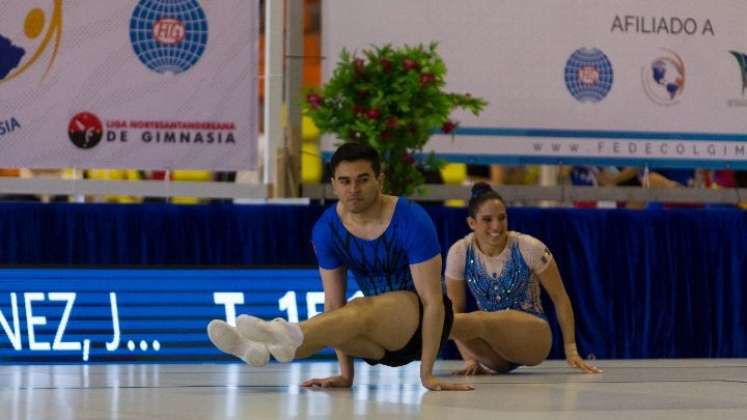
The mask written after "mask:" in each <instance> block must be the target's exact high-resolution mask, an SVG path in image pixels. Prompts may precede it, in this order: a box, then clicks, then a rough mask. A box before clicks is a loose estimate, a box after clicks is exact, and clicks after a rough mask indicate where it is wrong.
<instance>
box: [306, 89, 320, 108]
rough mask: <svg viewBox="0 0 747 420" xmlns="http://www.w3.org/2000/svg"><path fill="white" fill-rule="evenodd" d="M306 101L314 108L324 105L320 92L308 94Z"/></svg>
mask: <svg viewBox="0 0 747 420" xmlns="http://www.w3.org/2000/svg"><path fill="white" fill-rule="evenodd" d="M306 102H308V103H309V105H310V106H311V108H312V109H317V108H319V107H320V106H322V95H319V94H318V93H310V94H308V95H306Z"/></svg>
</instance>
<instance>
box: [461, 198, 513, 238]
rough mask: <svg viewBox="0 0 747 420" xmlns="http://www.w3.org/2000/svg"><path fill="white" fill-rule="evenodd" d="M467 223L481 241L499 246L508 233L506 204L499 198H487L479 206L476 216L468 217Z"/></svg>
mask: <svg viewBox="0 0 747 420" xmlns="http://www.w3.org/2000/svg"><path fill="white" fill-rule="evenodd" d="M467 224H469V227H470V229H472V231H473V232H474V233H475V236H476V237H477V240H478V241H479V242H480V243H484V244H487V245H491V246H499V245H500V244H502V243H504V242H503V241H504V240H505V239H506V237H507V235H508V217H507V216H506V206H505V205H504V204H503V203H502V202H501V201H500V200H498V199H491V200H487V201H485V202H484V203H482V204H481V205H480V207H478V209H477V212H476V214H475V217H474V218H473V217H468V218H467Z"/></svg>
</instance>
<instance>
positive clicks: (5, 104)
mask: <svg viewBox="0 0 747 420" xmlns="http://www.w3.org/2000/svg"><path fill="white" fill-rule="evenodd" d="M0 10H1V11H2V13H1V14H0V167H30V168H58V167H78V168H92V167H107V168H142V169H177V168H184V169H189V168H195V169H216V170H218V169H221V170H238V169H254V168H256V165H257V122H258V114H257V108H258V99H257V57H258V49H257V45H258V35H259V28H258V14H259V5H258V1H257V0H220V1H215V0H118V1H101V0H76V1H64V2H63V1H62V0H23V1H20V0H0Z"/></svg>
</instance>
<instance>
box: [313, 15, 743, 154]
mask: <svg viewBox="0 0 747 420" xmlns="http://www.w3.org/2000/svg"><path fill="white" fill-rule="evenodd" d="M322 6H323V27H324V32H323V34H322V35H323V54H324V56H325V57H327V60H326V61H325V65H324V74H325V77H329V75H330V74H331V71H332V69H333V68H334V65H335V64H336V62H337V58H338V57H339V53H340V51H341V49H342V48H347V49H348V50H353V51H354V50H358V51H360V49H362V48H367V47H369V46H370V45H372V44H374V45H381V44H384V43H392V44H395V45H401V44H411V45H412V44H418V43H425V44H427V43H430V42H431V41H437V42H439V43H440V48H439V50H440V52H441V54H442V56H443V57H444V60H445V61H446V64H447V66H448V69H449V74H448V75H447V81H448V85H447V89H448V90H452V91H457V92H471V93H473V94H475V95H479V96H482V97H485V98H486V99H487V100H488V101H489V103H490V104H489V106H488V107H487V108H486V109H485V111H484V112H483V113H482V115H480V116H479V117H473V116H471V115H467V114H465V115H458V118H457V119H458V120H459V121H460V122H461V126H460V128H459V129H458V130H457V131H456V135H455V139H452V138H451V136H443V135H435V136H434V138H433V139H432V141H431V142H430V143H429V148H428V149H427V150H435V151H436V152H437V153H438V154H439V155H441V156H442V157H445V158H447V159H449V160H452V161H462V162H483V163H488V162H503V163H566V164H586V163H588V164H610V165H636V166H643V165H651V166H669V167H735V168H746V167H747V155H745V146H746V145H747V143H746V141H747V134H745V133H746V132H747V119H745V113H746V112H747V97H746V96H745V91H746V89H747V67H746V66H747V58H746V56H745V54H747V27H745V25H744V20H745V18H747V3H745V2H744V1H741V0H719V1H715V2H683V1H677V0H654V1H651V0H630V1H625V2H619V1H614V0H601V1H600V0H568V1H562V2H553V1H534V2H526V1H520V0H466V1H458V2H455V1H451V0H412V1H406V2H402V1H398V0H382V1H376V2H371V1H363V0H352V1H350V0H326V1H324V2H323V3H322ZM334 143H335V141H334V139H326V141H325V145H324V150H325V151H326V152H329V151H331V150H333V147H334Z"/></svg>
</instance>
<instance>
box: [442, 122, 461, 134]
mask: <svg viewBox="0 0 747 420" xmlns="http://www.w3.org/2000/svg"><path fill="white" fill-rule="evenodd" d="M458 126H459V124H457V123H456V122H454V121H451V120H446V122H445V123H443V125H442V126H441V131H443V132H444V133H445V134H450V133H451V132H452V131H454V129H456V128H457V127H458Z"/></svg>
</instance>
